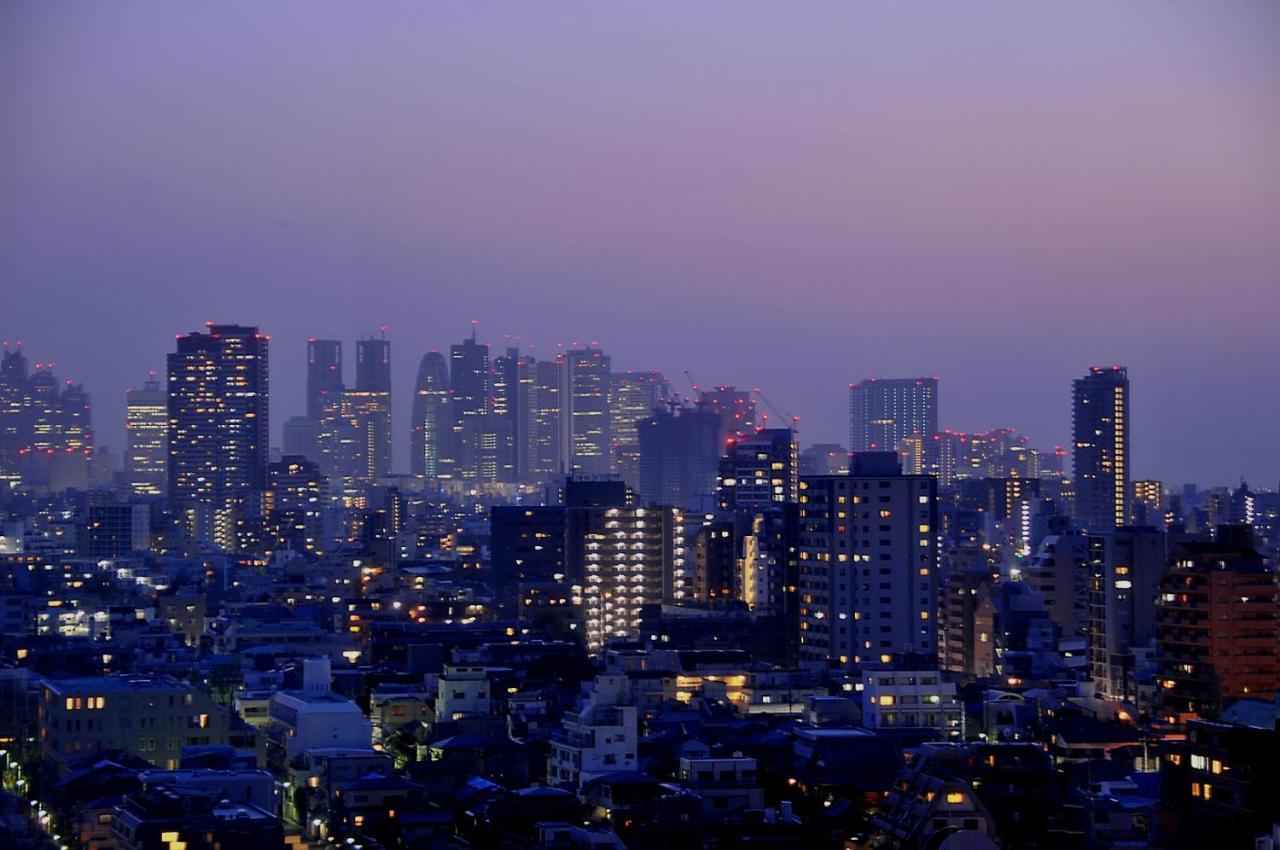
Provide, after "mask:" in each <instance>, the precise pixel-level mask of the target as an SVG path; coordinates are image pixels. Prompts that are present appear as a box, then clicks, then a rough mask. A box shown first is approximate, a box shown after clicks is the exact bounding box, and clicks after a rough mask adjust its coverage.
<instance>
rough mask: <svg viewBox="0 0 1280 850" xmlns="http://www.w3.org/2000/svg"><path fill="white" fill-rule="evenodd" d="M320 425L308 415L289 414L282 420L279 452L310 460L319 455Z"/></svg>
mask: <svg viewBox="0 0 1280 850" xmlns="http://www.w3.org/2000/svg"><path fill="white" fill-rule="evenodd" d="M319 448H320V425H319V424H318V423H317V422H316V421H315V420H314V419H312V418H311V417H309V416H290V417H289V418H288V419H286V420H285V421H284V440H283V441H282V444H281V450H280V451H281V453H282V454H286V455H301V456H302V457H305V458H310V459H311V460H316V459H317V458H319V457H320V451H319Z"/></svg>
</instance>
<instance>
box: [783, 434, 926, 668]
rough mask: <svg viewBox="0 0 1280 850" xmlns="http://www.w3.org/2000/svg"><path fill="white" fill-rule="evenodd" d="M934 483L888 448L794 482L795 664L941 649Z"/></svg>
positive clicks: (865, 660) (882, 658)
mask: <svg viewBox="0 0 1280 850" xmlns="http://www.w3.org/2000/svg"><path fill="white" fill-rule="evenodd" d="M937 492H938V482H937V480H936V479H935V478H934V477H933V476H932V475H903V474H902V472H901V466H900V465H899V461H898V458H897V456H896V455H895V454H893V453H892V452H867V453H863V454H861V455H858V454H855V455H854V456H853V466H852V469H851V471H850V473H849V474H848V475H819V476H814V477H812V478H809V477H805V478H801V479H800V587H799V592H800V659H801V661H812V662H827V663H831V664H835V665H839V666H842V667H849V666H853V665H859V664H869V663H886V662H888V661H889V660H890V658H891V656H892V655H894V654H895V653H899V652H915V653H925V654H929V655H932V654H934V653H936V652H937V624H936V622H935V620H934V612H935V608H936V606H937V598H936V595H935V594H936V581H937V576H936V573H937V567H938V504H937Z"/></svg>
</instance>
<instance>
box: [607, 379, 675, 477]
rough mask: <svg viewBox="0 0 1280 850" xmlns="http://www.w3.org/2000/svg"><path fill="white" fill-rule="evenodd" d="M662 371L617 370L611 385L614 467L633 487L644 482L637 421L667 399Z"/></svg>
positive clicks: (610, 403)
mask: <svg viewBox="0 0 1280 850" xmlns="http://www.w3.org/2000/svg"><path fill="white" fill-rule="evenodd" d="M667 396H668V387H667V381H666V378H664V377H663V376H662V373H661V372H656V371H655V372H616V373H614V375H613V376H612V378H611V381H610V385H609V429H610V434H611V439H612V440H613V467H614V470H615V471H616V472H617V473H618V475H619V477H621V478H622V480H624V481H626V482H627V483H628V484H629V485H631V487H633V488H638V487H639V486H640V439H639V437H638V436H636V423H637V422H639V421H640V420H641V419H648V418H649V417H650V416H652V415H653V414H654V411H655V410H658V409H659V408H660V406H661V405H662V404H663V403H664V402H665V401H666V399H667Z"/></svg>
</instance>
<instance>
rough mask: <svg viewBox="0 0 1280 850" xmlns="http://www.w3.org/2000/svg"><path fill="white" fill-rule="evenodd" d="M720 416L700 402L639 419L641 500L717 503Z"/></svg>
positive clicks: (699, 506)
mask: <svg viewBox="0 0 1280 850" xmlns="http://www.w3.org/2000/svg"><path fill="white" fill-rule="evenodd" d="M720 422H721V419H720V415H719V414H717V413H714V412H711V411H708V410H702V409H699V408H696V407H677V408H673V409H672V410H663V411H659V412H658V413H656V414H654V415H653V416H650V417H649V418H648V419H642V420H641V421H640V422H638V423H637V424H636V437H637V439H638V440H639V444H640V501H641V502H643V503H644V504H652V505H677V506H679V507H681V508H685V509H686V510H691V511H697V512H700V513H705V512H707V511H710V510H712V509H713V507H714V505H715V488H716V473H717V470H718V468H719V464H720V449H721V448H722V444H721V441H720V433H721V432H720Z"/></svg>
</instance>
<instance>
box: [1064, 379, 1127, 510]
mask: <svg viewBox="0 0 1280 850" xmlns="http://www.w3.org/2000/svg"><path fill="white" fill-rule="evenodd" d="M1072 414H1073V415H1072V420H1071V425H1072V438H1073V445H1074V451H1073V452H1072V461H1073V463H1072V466H1073V468H1074V470H1075V488H1076V499H1075V518H1076V520H1077V521H1078V522H1079V523H1080V524H1081V525H1083V526H1084V528H1085V529H1086V530H1088V531H1091V532H1103V531H1107V530H1109V529H1112V528H1115V527H1116V526H1119V525H1124V524H1125V522H1126V520H1127V519H1128V515H1129V431H1130V426H1129V374H1128V371H1127V370H1126V369H1125V367H1123V366H1094V367H1092V368H1091V369H1090V370H1089V374H1087V375H1085V376H1084V377H1083V378H1079V379H1077V380H1076V381H1075V382H1074V383H1073V384H1072Z"/></svg>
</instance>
